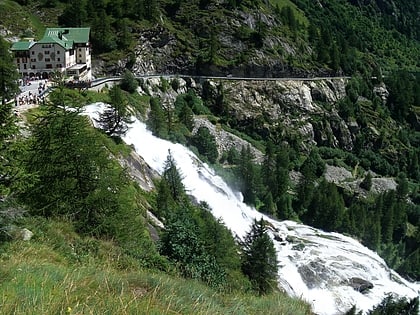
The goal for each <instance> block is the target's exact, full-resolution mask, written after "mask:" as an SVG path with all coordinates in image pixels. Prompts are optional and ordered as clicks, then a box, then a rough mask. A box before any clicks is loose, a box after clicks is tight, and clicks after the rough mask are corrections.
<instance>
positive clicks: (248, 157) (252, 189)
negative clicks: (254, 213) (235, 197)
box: [238, 145, 259, 205]
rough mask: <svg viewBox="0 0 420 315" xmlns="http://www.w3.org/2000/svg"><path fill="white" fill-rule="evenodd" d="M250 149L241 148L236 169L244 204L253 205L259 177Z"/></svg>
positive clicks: (248, 147)
mask: <svg viewBox="0 0 420 315" xmlns="http://www.w3.org/2000/svg"><path fill="white" fill-rule="evenodd" d="M252 159H253V155H252V152H251V147H250V146H249V145H248V146H247V147H245V146H244V147H242V150H241V157H240V162H239V167H238V172H239V174H238V175H239V178H240V179H241V186H242V187H241V191H242V194H243V195H244V202H245V203H248V204H252V205H255V202H256V200H257V191H258V188H259V181H258V180H259V177H258V175H257V168H256V166H255V165H254V163H253V161H252Z"/></svg>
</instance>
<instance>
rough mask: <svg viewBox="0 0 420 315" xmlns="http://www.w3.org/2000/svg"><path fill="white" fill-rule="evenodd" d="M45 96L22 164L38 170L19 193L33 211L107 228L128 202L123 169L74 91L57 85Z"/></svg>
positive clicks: (93, 229) (96, 230)
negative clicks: (35, 178)
mask: <svg viewBox="0 0 420 315" xmlns="http://www.w3.org/2000/svg"><path fill="white" fill-rule="evenodd" d="M72 92H73V91H72ZM75 93H77V92H75ZM50 100H51V103H49V104H47V105H46V106H43V107H42V112H41V115H39V116H38V117H37V119H36V120H35V122H34V125H33V126H32V137H31V139H30V144H29V153H28V158H27V161H26V165H25V166H26V169H27V171H28V172H29V173H33V174H38V181H37V184H36V185H35V186H34V187H33V188H31V189H28V190H26V191H25V192H24V193H23V194H22V198H23V199H24V201H25V202H27V204H28V205H30V207H31V212H32V213H33V214H37V215H44V216H47V217H54V216H66V217H68V218H70V219H73V220H74V222H75V223H76V225H77V227H78V228H79V230H80V231H82V232H85V233H89V234H96V235H101V234H108V233H111V234H112V227H111V226H114V225H113V224H112V220H113V218H115V215H117V214H118V213H121V211H123V209H124V211H128V210H129V209H131V207H132V206H133V205H132V200H133V199H132V198H133V196H132V195H131V193H129V192H128V177H127V174H126V173H125V172H124V171H123V170H122V169H121V168H120V167H119V166H117V162H115V161H114V160H113V159H111V157H110V156H109V152H108V151H107V150H106V149H105V148H104V146H103V141H102V139H101V137H100V135H99V133H98V132H97V131H95V130H93V128H92V127H91V125H90V123H89V121H88V119H87V118H86V117H85V116H82V115H79V113H80V111H81V107H80V104H79V103H77V98H76V97H74V94H70V95H67V96H66V92H65V90H64V88H63V86H62V85H59V86H58V87H57V88H56V89H55V90H54V92H53V93H52V94H50ZM72 102H73V103H72ZM129 204H130V205H129Z"/></svg>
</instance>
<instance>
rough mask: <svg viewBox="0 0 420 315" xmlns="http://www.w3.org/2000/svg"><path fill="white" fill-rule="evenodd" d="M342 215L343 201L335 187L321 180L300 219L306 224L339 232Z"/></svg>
mask: <svg viewBox="0 0 420 315" xmlns="http://www.w3.org/2000/svg"><path fill="white" fill-rule="evenodd" d="M344 213H345V208H344V200H343V197H342V196H341V195H340V194H339V192H338V190H337V186H336V185H335V184H333V183H328V182H327V181H326V180H322V181H321V182H320V183H319V185H318V186H317V187H316V188H315V190H314V195H313V198H312V200H311V202H310V203H309V205H308V211H307V213H305V215H304V216H303V218H302V219H303V221H304V222H305V223H306V224H309V225H311V226H315V227H318V228H321V229H324V230H327V231H341V230H342V226H343V224H344Z"/></svg>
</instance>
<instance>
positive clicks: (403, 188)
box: [396, 172, 408, 200]
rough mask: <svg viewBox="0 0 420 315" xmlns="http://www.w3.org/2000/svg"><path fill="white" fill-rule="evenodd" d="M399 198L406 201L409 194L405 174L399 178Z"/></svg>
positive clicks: (402, 173)
mask: <svg viewBox="0 0 420 315" xmlns="http://www.w3.org/2000/svg"><path fill="white" fill-rule="evenodd" d="M396 192H397V198H398V199H400V200H404V199H405V198H406V197H407V194H408V180H407V175H406V174H405V173H404V172H400V173H399V174H398V177H397V190H396Z"/></svg>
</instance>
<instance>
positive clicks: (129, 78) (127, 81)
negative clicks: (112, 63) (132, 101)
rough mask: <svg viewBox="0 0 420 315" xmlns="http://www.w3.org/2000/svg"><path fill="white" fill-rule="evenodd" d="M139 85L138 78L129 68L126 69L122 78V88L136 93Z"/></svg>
mask: <svg viewBox="0 0 420 315" xmlns="http://www.w3.org/2000/svg"><path fill="white" fill-rule="evenodd" d="M138 86H139V84H138V82H137V79H136V78H135V77H134V75H133V73H131V71H129V70H125V71H124V73H123V76H122V79H121V89H123V90H124V91H127V92H129V93H134V92H135V91H136V90H137V87H138Z"/></svg>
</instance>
